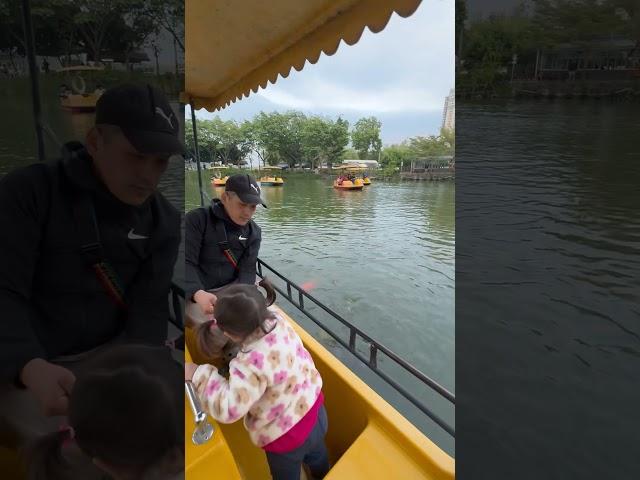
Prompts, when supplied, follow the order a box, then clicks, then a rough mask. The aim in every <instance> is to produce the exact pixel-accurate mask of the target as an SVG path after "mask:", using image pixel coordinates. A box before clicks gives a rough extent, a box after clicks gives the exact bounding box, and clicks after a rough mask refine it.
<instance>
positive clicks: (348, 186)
mask: <svg viewBox="0 0 640 480" xmlns="http://www.w3.org/2000/svg"><path fill="white" fill-rule="evenodd" d="M363 187H364V183H362V180H361V179H359V178H356V180H355V182H352V181H351V180H343V181H342V183H341V184H339V183H338V181H337V180H336V181H335V182H333V188H335V189H338V190H362V189H363Z"/></svg>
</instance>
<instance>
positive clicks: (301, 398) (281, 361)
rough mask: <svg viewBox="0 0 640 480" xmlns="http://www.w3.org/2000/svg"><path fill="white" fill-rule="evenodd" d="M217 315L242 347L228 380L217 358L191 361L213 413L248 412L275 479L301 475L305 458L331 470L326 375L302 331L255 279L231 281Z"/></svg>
mask: <svg viewBox="0 0 640 480" xmlns="http://www.w3.org/2000/svg"><path fill="white" fill-rule="evenodd" d="M214 317H215V320H214V321H215V322H216V326H217V328H219V329H220V330H221V331H222V332H223V333H224V334H225V335H227V336H228V337H229V338H230V339H231V340H233V341H235V342H239V343H241V344H242V349H241V350H240V352H239V353H238V355H237V356H236V358H235V359H233V360H232V361H231V363H230V364H229V379H228V380H227V379H226V378H225V377H223V376H222V375H220V374H219V373H218V370H217V368H216V367H214V366H212V365H200V366H196V365H194V364H187V365H186V367H185V378H186V379H187V380H192V381H193V383H194V385H195V387H196V391H197V392H198V395H199V397H200V399H201V401H202V403H203V405H205V408H206V410H207V411H208V413H209V414H210V415H211V416H212V417H213V418H215V419H216V420H218V421H219V422H222V423H232V422H235V421H236V420H238V419H240V418H241V417H243V416H244V426H245V428H246V429H247V431H248V432H249V436H250V437H251V440H252V441H253V443H255V444H256V445H257V446H259V447H261V448H262V449H264V450H265V452H266V455H267V461H268V463H269V468H270V470H271V475H272V477H273V479H274V480H289V479H299V478H300V469H301V466H302V464H303V463H305V464H307V465H308V467H309V469H310V471H311V474H312V475H313V476H314V477H315V478H322V477H324V475H325V474H326V473H327V472H328V470H329V460H328V456H327V449H326V446H325V444H324V436H325V434H326V431H327V414H326V410H325V408H324V396H323V394H322V378H321V377H320V374H319V373H318V370H316V367H315V365H314V363H313V360H312V358H311V355H310V354H309V352H308V351H307V350H306V349H305V348H304V346H303V345H302V340H301V339H300V337H299V336H298V334H297V333H296V332H295V330H294V329H293V327H292V326H291V325H290V324H289V323H288V322H287V321H286V320H285V319H284V318H282V317H281V316H280V315H278V314H277V313H276V311H275V310H271V309H269V308H268V307H267V306H266V301H265V299H264V297H263V296H262V294H261V293H260V292H259V291H258V289H257V288H255V286H253V285H234V286H232V287H229V288H228V289H226V290H225V292H224V295H223V296H221V297H219V298H218V300H217V302H216V305H215V309H214ZM207 331H208V329H200V330H199V332H200V334H206V332H207Z"/></svg>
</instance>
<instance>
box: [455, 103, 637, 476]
mask: <svg viewBox="0 0 640 480" xmlns="http://www.w3.org/2000/svg"><path fill="white" fill-rule="evenodd" d="M456 121H457V125H456V128H457V133H458V142H457V145H456V150H457V151H456V157H457V158H456V168H457V175H458V178H457V183H458V184H457V188H458V192H459V193H460V195H459V196H458V198H457V201H456V220H457V232H456V233H457V238H458V240H459V241H458V244H457V252H456V258H457V263H456V289H457V290H456V294H457V298H458V299H459V301H460V304H459V305H460V308H458V310H457V315H456V351H457V352H458V355H459V356H460V357H459V358H458V362H459V364H458V372H457V377H456V378H457V381H458V382H459V384H460V385H461V387H460V389H459V397H458V403H457V409H458V410H457V411H458V418H457V420H458V425H459V428H458V431H457V433H458V436H457V439H458V441H459V442H460V445H464V453H465V456H464V457H463V453H462V451H460V452H459V453H460V457H459V458H467V460H468V463H467V462H465V461H462V462H461V468H466V467H465V465H469V466H471V465H473V466H475V467H477V466H478V465H485V466H486V467H487V468H490V470H487V471H486V472H484V473H485V475H480V476H478V477H477V478H540V477H533V476H531V475H529V476H528V475H527V474H526V473H527V471H528V468H527V465H529V464H530V465H531V466H532V470H533V471H534V472H537V471H543V470H544V471H545V472H546V473H545V475H544V478H603V477H605V478H637V475H635V476H633V475H632V476H627V475H624V474H621V473H619V472H618V471H617V468H618V466H619V465H620V455H625V453H624V452H626V451H627V449H628V448H629V446H630V445H634V444H635V443H637V423H638V422H637V418H638V413H637V406H638V405H640V395H639V393H638V388H637V385H638V382H639V381H640V309H639V308H638V304H639V301H640V294H639V292H640V275H639V272H640V248H639V245H640V214H639V210H638V205H640V188H638V185H639V184H640V143H639V142H638V140H637V138H638V133H639V132H640V116H639V115H638V104H637V103H621V102H610V101H579V100H576V101H557V102H544V101H542V102H524V101H522V102H485V103H482V104H480V103H477V104H474V103H469V102H467V103H466V104H465V103H463V102H460V103H459V105H457V111H456ZM475 352H478V353H475ZM461 359H463V360H464V365H462V364H461V363H460V362H461ZM462 386H464V389H462ZM603 405H604V406H606V407H605V408H603ZM634 418H635V419H636V420H633V419H634ZM634 438H635V440H634ZM492 445H493V446H495V449H494V452H495V455H496V456H495V457H491V455H490V452H491V446H492ZM476 447H477V448H476ZM467 453H468V455H467ZM485 454H489V455H485ZM476 455H477V457H476ZM472 458H473V460H472ZM632 461H633V460H630V459H626V460H624V461H623V462H622V463H623V464H626V465H629V464H630V463H631V462H632ZM635 464H636V466H638V467H640V464H639V463H638V460H637V456H636V457H635ZM552 465H560V467H559V468H560V470H561V471H563V472H565V473H564V476H558V475H554V474H553V471H552V470H553V468H551V466H552ZM545 466H549V467H550V468H549V469H547V468H546V467H545ZM457 473H458V474H460V475H463V473H466V474H468V475H469V476H470V477H475V476H477V471H466V472H462V471H461V470H459V471H458V472H457ZM474 473H475V474H476V475H474ZM463 476H464V475H463Z"/></svg>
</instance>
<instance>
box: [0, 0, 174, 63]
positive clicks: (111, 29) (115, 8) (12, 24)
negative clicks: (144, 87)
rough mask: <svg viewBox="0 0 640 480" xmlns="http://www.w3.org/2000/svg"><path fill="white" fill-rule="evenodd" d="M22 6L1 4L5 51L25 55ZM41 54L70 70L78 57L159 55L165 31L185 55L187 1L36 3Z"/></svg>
mask: <svg viewBox="0 0 640 480" xmlns="http://www.w3.org/2000/svg"><path fill="white" fill-rule="evenodd" d="M21 4H22V2H21V1H20V0H0V51H8V52H9V55H10V56H12V55H20V56H23V55H24V54H25V50H26V49H25V42H24V33H23V28H22V10H21ZM31 15H32V18H33V28H34V37H35V44H36V54H37V55H43V56H56V57H58V58H59V60H60V63H61V64H63V65H68V64H69V63H70V59H71V56H72V55H77V54H82V53H86V54H87V56H88V58H89V60H92V61H100V60H101V59H102V58H103V57H104V56H105V55H112V54H114V53H117V54H121V55H123V57H124V58H125V63H128V58H129V55H130V54H131V53H132V52H134V51H136V50H139V49H141V48H143V47H144V46H150V47H152V48H154V50H156V52H157V45H155V43H154V42H155V37H156V36H157V35H158V34H159V33H160V31H161V30H162V29H164V30H166V31H168V32H169V33H170V34H171V35H172V36H173V38H174V40H175V44H176V47H177V48H179V49H181V50H182V51H183V52H184V0H31Z"/></svg>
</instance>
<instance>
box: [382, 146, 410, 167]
mask: <svg viewBox="0 0 640 480" xmlns="http://www.w3.org/2000/svg"><path fill="white" fill-rule="evenodd" d="M414 157H415V154H414V152H413V151H412V150H411V148H410V147H409V146H408V145H407V144H406V143H402V144H400V145H390V146H388V147H385V148H383V149H382V153H381V155H380V164H381V167H382V169H383V170H382V171H383V173H384V174H386V175H390V174H393V173H394V172H396V171H398V170H399V169H400V166H401V165H402V164H403V162H404V164H408V163H409V162H410V161H411V159H412V158H414Z"/></svg>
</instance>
